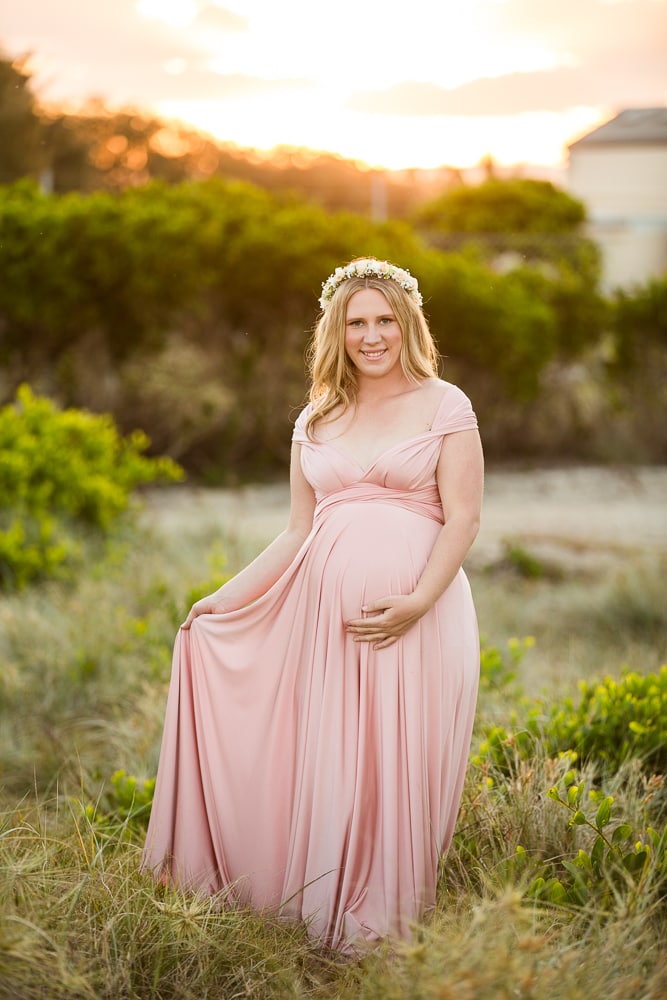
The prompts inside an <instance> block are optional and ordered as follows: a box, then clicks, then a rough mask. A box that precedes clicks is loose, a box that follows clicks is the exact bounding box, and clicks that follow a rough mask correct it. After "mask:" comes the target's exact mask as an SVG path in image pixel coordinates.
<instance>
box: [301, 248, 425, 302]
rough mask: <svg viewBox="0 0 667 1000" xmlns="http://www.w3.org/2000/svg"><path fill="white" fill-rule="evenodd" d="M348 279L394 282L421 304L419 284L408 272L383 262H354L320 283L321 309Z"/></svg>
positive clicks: (340, 268) (337, 269)
mask: <svg viewBox="0 0 667 1000" xmlns="http://www.w3.org/2000/svg"><path fill="white" fill-rule="evenodd" d="M350 278H381V279H382V280H386V281H395V282H396V283H397V284H398V285H400V286H401V288H403V289H404V290H405V291H406V292H407V293H408V295H409V296H410V298H411V299H414V301H415V302H416V303H417V304H418V305H421V304H422V297H421V294H420V292H419V284H418V282H417V279H416V278H414V277H413V276H412V275H411V274H410V272H409V271H407V270H405V269H404V268H402V267H396V266H395V265H394V264H390V263H389V262H388V261H384V260H382V261H380V260H361V261H354V262H353V263H352V264H348V265H347V266H346V267H337V268H336V270H335V271H334V272H333V274H330V275H329V277H328V278H327V280H326V281H323V282H322V295H321V296H320V306H321V307H322V309H326V307H327V305H328V304H329V302H330V301H331V299H332V298H333V295H334V292H335V291H336V289H337V288H338V287H339V286H340V285H342V284H343V282H344V281H348V280H349V279H350Z"/></svg>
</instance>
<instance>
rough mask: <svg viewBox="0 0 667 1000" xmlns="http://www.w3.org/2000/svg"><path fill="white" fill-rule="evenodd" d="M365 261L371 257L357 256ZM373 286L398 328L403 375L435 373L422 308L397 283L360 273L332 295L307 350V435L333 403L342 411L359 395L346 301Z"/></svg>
mask: <svg viewBox="0 0 667 1000" xmlns="http://www.w3.org/2000/svg"><path fill="white" fill-rule="evenodd" d="M360 259H361V260H369V259H371V260H372V259H373V258H365V257H364V258H360ZM365 288H375V289H377V291H379V292H382V294H383V295H384V297H385V298H386V300H387V302H388V303H389V305H390V306H391V308H392V311H393V313H394V316H395V317H396V320H397V322H398V325H399V327H400V330H401V334H402V338H401V354H400V362H401V368H402V369H403V373H404V374H405V376H406V378H408V379H410V380H411V381H414V382H418V381H419V380H420V379H425V378H433V377H437V376H438V362H439V357H438V352H437V349H436V346H435V343H434V341H433V336H432V334H431V331H430V329H429V326H428V323H427V321H426V317H425V316H424V313H423V312H422V309H421V306H420V305H419V304H418V303H417V302H416V301H415V299H414V298H413V297H412V296H411V295H409V294H408V292H407V291H405V289H404V288H402V287H401V285H400V284H398V283H397V282H396V281H392V280H387V279H383V278H374V277H362V278H357V277H353V278H349V279H348V280H346V281H343V282H342V283H341V284H340V285H339V286H338V287H337V288H336V290H335V292H334V293H333V295H332V296H331V299H330V301H329V302H328V303H327V307H326V309H325V311H324V312H323V313H322V315H321V316H320V318H319V320H318V321H317V323H316V325H315V331H314V334H313V339H312V341H311V344H310V347H309V350H308V362H309V370H310V377H311V387H310V402H311V404H312V411H311V413H310V414H309V415H308V419H307V420H306V433H307V434H308V436H309V437H312V434H313V428H314V425H315V424H316V422H317V421H318V420H321V419H322V418H323V417H325V416H326V415H327V414H328V413H331V411H332V410H334V409H335V408H336V407H337V406H342V407H343V410H346V409H347V408H348V407H349V406H351V405H352V404H353V403H354V401H355V399H356V395H357V378H356V370H355V366H354V365H353V364H352V362H351V361H350V359H349V357H348V356H347V352H346V350H345V329H346V320H347V305H348V302H349V301H350V299H351V298H352V296H353V295H354V293H355V292H359V291H362V290H363V289H365Z"/></svg>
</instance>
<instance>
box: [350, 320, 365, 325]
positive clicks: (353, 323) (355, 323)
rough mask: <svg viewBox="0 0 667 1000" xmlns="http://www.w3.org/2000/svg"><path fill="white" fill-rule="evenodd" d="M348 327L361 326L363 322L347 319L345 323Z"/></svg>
mask: <svg viewBox="0 0 667 1000" xmlns="http://www.w3.org/2000/svg"><path fill="white" fill-rule="evenodd" d="M347 325H348V326H363V325H364V321H363V320H362V319H349V320H348V321H347Z"/></svg>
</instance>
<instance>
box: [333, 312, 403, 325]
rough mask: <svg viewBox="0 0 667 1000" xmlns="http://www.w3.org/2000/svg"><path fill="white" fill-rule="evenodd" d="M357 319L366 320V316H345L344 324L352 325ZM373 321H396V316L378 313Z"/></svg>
mask: <svg viewBox="0 0 667 1000" xmlns="http://www.w3.org/2000/svg"><path fill="white" fill-rule="evenodd" d="M359 319H366V316H346V317H345V322H346V323H354V322H355V321H356V320H359ZM375 319H396V316H395V314H394V313H393V312H386V313H378V314H377V316H376V317H375Z"/></svg>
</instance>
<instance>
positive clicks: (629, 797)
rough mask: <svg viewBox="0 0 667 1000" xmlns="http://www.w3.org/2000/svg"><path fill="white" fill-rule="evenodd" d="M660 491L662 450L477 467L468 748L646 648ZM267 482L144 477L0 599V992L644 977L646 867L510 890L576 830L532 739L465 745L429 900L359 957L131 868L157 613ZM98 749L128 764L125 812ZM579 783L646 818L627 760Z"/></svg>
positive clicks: (580, 829) (246, 519)
mask: <svg viewBox="0 0 667 1000" xmlns="http://www.w3.org/2000/svg"><path fill="white" fill-rule="evenodd" d="M666 496H667V473H666V472H665V470H644V471H642V470H639V471H635V472H634V473H627V472H624V473H597V472H595V471H594V470H576V471H573V472H571V473H567V472H562V471H561V472H558V473H557V472H555V471H553V470H552V471H547V472H535V473H530V474H528V473H510V472H503V473H497V474H495V475H494V474H493V473H492V474H491V475H490V476H489V484H488V490H487V507H486V512H485V527H484V529H483V531H482V533H481V535H480V539H479V543H478V545H477V546H476V548H475V550H474V552H473V554H472V555H471V557H470V559H469V564H468V572H469V575H470V577H471V581H472V584H473V591H474V593H475V598H476V603H477V608H478V613H479V619H480V626H481V631H482V633H483V635H484V637H485V643H486V645H487V647H489V646H493V647H497V649H498V650H499V654H500V658H501V660H503V663H504V664H505V667H506V668H507V669H505V667H503V669H502V670H501V671H500V674H499V677H500V682H499V683H495V684H494V683H490V684H487V685H485V686H484V687H483V689H482V692H481V696H480V703H479V712H478V725H477V730H476V733H475V737H474V746H473V753H474V754H476V753H477V751H478V750H479V747H480V743H481V741H482V738H483V731H484V727H485V725H486V724H488V723H489V722H497V723H498V724H500V725H506V726H510V725H511V724H512V717H513V713H514V714H515V715H516V713H518V714H519V716H520V715H521V712H522V711H523V706H525V704H526V702H527V700H530V699H531V698H534V697H536V696H538V695H540V696H542V697H543V698H545V699H546V701H547V702H548V701H556V700H557V699H558V698H561V697H564V696H566V695H570V696H572V697H573V698H575V699H576V697H577V690H578V688H577V685H578V681H579V680H582V679H588V680H590V679H593V678H602V677H604V676H605V675H611V676H612V677H620V676H621V675H622V673H623V671H624V669H626V668H631V669H632V670H633V671H636V672H638V673H642V674H646V673H650V672H655V671H657V670H658V669H659V667H660V665H661V663H664V662H666V661H667V602H666V601H665V585H664V582H665V579H666V571H667V531H666V528H665V521H666V520H667V517H666V515H665V514H664V511H663V505H664V498H665V497H666ZM285 499H286V495H285V490H284V488H283V487H280V486H277V487H270V488H262V489H260V488H256V489H254V490H247V491H245V492H244V493H243V494H231V493H222V492H205V491H192V490H183V489H170V490H165V491H162V492H159V493H158V492H156V493H150V494H148V495H147V497H146V505H147V506H146V509H145V511H144V514H143V515H142V516H141V518H140V519H139V521H138V522H136V523H134V524H132V523H129V522H128V523H127V524H126V525H125V527H124V528H123V529H122V530H120V531H119V533H118V535H117V536H116V537H115V538H114V540H113V543H112V544H110V545H104V546H102V545H100V544H97V545H93V544H92V543H91V545H90V555H89V560H88V563H87V566H88V568H87V570H86V572H85V574H82V575H81V576H80V577H79V578H78V579H77V580H76V581H74V582H72V581H69V582H66V581H61V582H53V583H49V584H46V585H42V586H40V587H34V588H30V589H27V590H24V591H23V592H21V593H19V594H15V595H7V596H5V597H3V598H2V599H1V600H0V663H1V664H2V667H1V673H0V774H1V779H0V808H1V811H2V817H1V819H0V824H1V825H0V998H2V1000H5V998H7V1000H9V998H11V1000H33V998H34V1000H38V998H40V1000H41V998H52V997H53V998H59V1000H60V998H62V1000H79V998H82V1000H83V998H104V1000H116V998H128V1000H129V998H137V1000H139V998H141V1000H144V998H170V1000H171V998H173V1000H176V998H183V1000H200V998H225V1000H227V998H236V997H239V998H241V997H252V998H258V1000H271V998H278V997H280V998H282V997H295V998H296V997H312V998H316V1000H324V998H327V1000H333V998H343V1000H348V998H349V1000H352V998H362V1000H399V998H400V1000H403V998H413V1000H422V998H429V1000H430V998H433V1000H436V998H438V1000H497V998H499V1000H504V998H507V1000H509V998H526V1000H532V998H535V1000H578V998H582V1000H583V998H586V1000H591V998H598V997H599V998H609V1000H629V998H632V1000H660V998H661V997H664V996H666V995H667V962H666V961H665V957H664V940H665V930H666V929H667V926H666V920H665V907H664V903H665V883H666V881H667V874H666V872H665V865H663V867H662V869H661V868H660V867H659V866H658V865H656V864H653V867H650V866H649V867H648V868H647V873H646V874H645V875H642V878H641V880H639V881H637V880H633V879H631V878H627V877H624V878H622V879H621V880H620V881H619V880H618V879H616V878H615V876H614V873H613V872H610V873H608V876H606V877H607V878H608V884H607V885H605V887H604V891H597V892H596V893H593V894H592V895H591V898H590V900H588V901H587V902H586V903H585V904H582V905H552V904H545V903H539V902H536V901H534V900H533V899H531V898H530V896H529V892H528V890H529V887H530V885H531V883H532V882H533V880H534V877H535V875H536V874H537V873H539V871H540V870H542V869H540V867H539V866H540V865H543V864H544V863H545V862H546V861H548V860H549V859H555V863H556V864H560V863H562V861H563V860H567V859H573V858H576V856H577V851H578V850H579V849H580V848H581V849H583V850H584V851H589V850H590V844H591V838H592V837H593V836H594V833H592V832H591V830H590V829H589V828H588V826H586V824H582V825H578V826H577V825H570V823H569V819H570V818H571V814H570V813H569V812H568V810H567V808H564V807H563V806H562V805H561V804H559V803H558V802H555V801H554V800H553V799H552V798H549V795H548V794H547V793H548V790H549V788H551V787H553V786H559V787H560V785H559V781H560V780H561V779H562V778H563V776H564V774H565V772H566V771H567V770H568V768H569V767H570V764H569V762H568V759H567V758H561V759H559V758H558V757H557V756H550V755H549V754H548V753H547V752H546V750H545V748H544V747H542V746H540V745H539V743H538V744H536V745H535V748H534V755H533V757H532V758H531V759H530V760H523V761H517V763H516V767H514V769H513V770H512V771H511V774H510V775H509V776H507V775H503V774H501V773H500V772H499V771H495V770H494V768H493V766H491V765H489V764H488V762H487V764H486V765H482V764H473V765H471V767H470V770H469V773H468V778H467V783H466V788H465V792H464V800H463V805H462V811H461V816H460V822H459V833H458V835H457V837H456V839H455V842H454V845H453V847H452V850H451V851H450V854H449V856H448V857H447V859H445V861H444V862H443V868H442V878H441V883H440V891H439V896H438V903H437V908H436V912H435V913H434V914H432V915H431V918H430V919H429V920H428V922H427V923H426V924H425V925H424V926H421V927H418V928H415V933H414V939H413V940H412V941H410V942H404V943H400V944H387V945H386V946H383V947H381V948H378V949H377V950H375V951H374V952H372V953H370V954H368V955H366V956H365V957H363V958H360V960H359V961H355V962H341V961H338V960H336V959H335V957H332V956H331V955H329V954H326V953H324V952H322V951H321V950H319V949H318V948H317V947H315V946H314V945H313V944H312V943H310V942H309V941H308V938H307V936H306V934H305V931H304V929H303V928H300V927H297V928H292V927H287V926H284V925H281V924H279V923H277V922H276V921H275V920H272V919H270V918H261V917H259V916H257V915H255V914H252V913H247V912H244V911H242V910H239V909H238V908H235V907H232V906H226V907H225V906H220V905H219V903H220V901H219V900H214V901H211V900H207V899H201V898H188V897H182V896H180V895H178V894H177V893H175V892H172V891H170V890H166V889H164V888H161V887H156V886H154V885H153V883H152V882H151V881H150V880H149V879H147V878H145V877H143V876H141V875H139V873H138V861H139V855H140V851H141V841H142V830H143V826H142V823H143V819H144V818H145V811H144V817H142V815H141V810H140V808H139V809H138V808H137V807H140V806H141V796H142V794H143V792H142V789H143V785H142V782H143V781H144V779H150V778H151V777H152V776H153V775H154V773H155V767H156V760H157V751H158V747H159V739H160V733H161V727H162V715H163V710H164V700H165V695H166V685H167V681H168V674H169V663H170V654H171V643H172V640H173V635H174V632H175V628H176V626H177V624H178V622H179V621H180V620H181V619H182V615H183V613H184V612H185V610H186V609H187V606H188V604H189V601H190V599H191V597H192V594H193V592H194V591H195V590H196V589H197V588H198V587H200V585H203V584H205V583H206V582H207V581H209V580H214V579H215V578H216V576H219V575H220V574H222V573H227V572H233V571H234V570H235V569H236V568H237V567H238V566H240V565H241V564H242V563H243V562H244V561H245V560H247V559H248V558H249V557H250V556H252V555H253V554H254V552H255V551H257V549H258V547H260V546H261V544H263V543H264V542H265V541H266V540H268V538H269V537H271V536H272V535H273V533H274V532H275V531H277V530H279V528H280V526H281V525H282V523H283V522H284V515H285ZM525 636H532V637H533V638H534V640H535V641H534V645H533V646H532V647H530V648H528V649H527V651H525V655H523V658H517V659H519V660H520V662H518V663H516V664H515V666H514V669H515V670H516V673H517V677H516V678H515V679H512V678H511V677H510V675H509V674H510V667H511V666H512V663H511V660H512V657H511V652H510V647H509V646H508V645H507V644H508V640H511V639H512V638H513V637H518V638H519V639H522V638H523V637H525ZM118 769H122V770H124V771H126V772H127V773H128V774H129V775H132V776H134V777H136V779H137V782H138V784H137V788H136V796H135V802H134V806H132V808H130V809H129V814H128V806H129V805H130V800H131V798H132V796H131V790H130V791H129V790H128V787H127V785H126V784H123V782H122V780H120V779H116V782H115V784H114V783H113V782H112V776H113V775H114V773H115V772H116V771H117V770H118ZM577 781H578V782H579V783H580V784H582V786H585V788H586V795H588V792H589V791H593V793H594V794H596V793H600V794H602V793H603V794H604V795H611V796H613V797H614V805H613V815H614V822H618V823H620V822H621V821H622V822H627V823H629V824H630V825H631V826H632V828H633V829H636V830H640V829H645V828H646V826H647V825H651V826H653V827H654V828H656V829H658V828H662V827H664V822H665V811H666V810H665V794H664V785H663V782H662V777H661V776H660V775H652V774H651V772H650V769H648V770H647V769H646V768H642V767H641V766H640V764H639V762H637V761H628V762H626V763H625V764H624V765H623V766H621V767H620V768H618V769H616V770H615V771H613V772H607V773H605V774H601V773H600V772H599V771H596V769H595V768H594V767H592V766H589V765H584V766H583V767H582V768H581V770H580V771H579V772H578V774H577ZM590 801H591V802H593V800H592V799H591V800H590ZM591 808H592V807H591ZM586 809H588V810H589V812H590V809H589V807H588V806H586V807H585V809H584V811H586ZM593 812H594V811H593ZM587 815H588V813H587ZM591 815H592V814H591ZM613 826H614V823H612V824H611V826H610V827H609V830H611V829H612V828H613ZM519 845H520V846H521V847H523V848H524V849H525V852H526V855H525V858H526V859H527V860H525V861H522V863H518V861H517V853H516V848H517V846H519ZM599 888H600V887H599V886H598V889H599Z"/></svg>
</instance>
